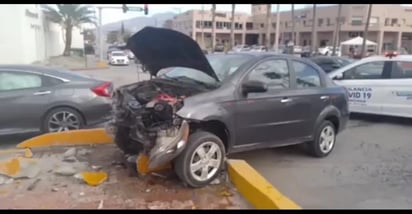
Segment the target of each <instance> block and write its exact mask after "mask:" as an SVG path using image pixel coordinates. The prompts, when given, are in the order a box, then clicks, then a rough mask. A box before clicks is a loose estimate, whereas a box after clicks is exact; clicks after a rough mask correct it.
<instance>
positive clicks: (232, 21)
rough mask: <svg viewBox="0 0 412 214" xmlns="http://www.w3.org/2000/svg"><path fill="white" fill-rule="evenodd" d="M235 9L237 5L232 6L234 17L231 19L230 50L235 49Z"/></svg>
mask: <svg viewBox="0 0 412 214" xmlns="http://www.w3.org/2000/svg"><path fill="white" fill-rule="evenodd" d="M235 9H236V5H235V4H232V17H231V20H230V21H231V24H230V48H229V50H232V49H233V47H235Z"/></svg>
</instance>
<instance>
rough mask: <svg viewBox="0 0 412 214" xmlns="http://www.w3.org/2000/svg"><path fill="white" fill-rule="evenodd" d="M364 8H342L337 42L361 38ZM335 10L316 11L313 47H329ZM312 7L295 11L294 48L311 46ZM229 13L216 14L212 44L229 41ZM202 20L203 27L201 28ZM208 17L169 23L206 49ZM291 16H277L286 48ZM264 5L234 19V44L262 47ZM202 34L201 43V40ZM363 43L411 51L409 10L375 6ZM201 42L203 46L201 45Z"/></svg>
mask: <svg viewBox="0 0 412 214" xmlns="http://www.w3.org/2000/svg"><path fill="white" fill-rule="evenodd" d="M367 10H368V5H366V4H344V5H343V6H342V11H341V23H342V24H341V30H340V34H339V41H340V42H342V41H345V40H348V39H350V38H353V37H356V36H363V30H364V27H365V23H366V18H367ZM337 14H338V6H337V5H335V6H322V7H318V8H317V13H316V16H317V17H316V20H315V25H316V26H315V27H316V40H315V41H316V46H317V47H321V46H327V45H332V38H333V34H334V31H335V28H336V21H337ZM312 15H313V14H312V7H308V8H305V9H300V10H295V17H296V18H295V26H294V29H295V30H294V31H295V44H296V45H301V46H306V45H311V43H312V41H311V40H312V22H313V20H312ZM230 18H231V13H230V12H217V13H216V40H217V41H216V42H217V43H226V42H228V41H229V38H230V24H231V20H230ZM202 20H204V27H203V28H202V27H201V26H202ZM211 20H212V16H211V12H210V11H208V10H207V11H206V10H205V11H199V10H192V11H188V12H186V13H183V14H180V15H178V16H176V17H174V19H173V21H172V22H173V24H172V27H173V29H175V30H179V31H181V32H184V33H187V34H188V35H190V36H191V37H192V38H193V39H195V40H196V41H197V42H199V44H200V45H202V46H206V47H207V46H210V44H211V41H210V40H211V29H212V22H211ZM291 20H292V16H291V12H290V11H285V12H281V13H280V23H279V24H280V42H281V44H286V43H287V42H289V41H290V40H291V36H292V35H291V31H292V21H291ZM265 23H266V5H265V4H253V5H252V11H251V15H248V14H240V13H237V14H236V15H235V42H236V43H237V44H249V45H251V44H263V43H264V41H265V32H266V27H265ZM276 24H277V23H276V14H275V13H273V14H272V24H271V32H272V33H271V42H272V44H273V43H274V38H275V29H276ZM202 31H203V32H204V33H203V35H204V39H203V40H202ZM367 39H368V40H371V41H374V42H376V43H378V47H379V48H378V50H377V51H378V52H380V51H382V50H386V49H394V48H400V47H404V48H407V49H408V50H412V8H409V7H403V6H401V5H399V4H375V5H373V9H372V15H371V19H370V25H369V33H368V35H367ZM202 41H204V42H202Z"/></svg>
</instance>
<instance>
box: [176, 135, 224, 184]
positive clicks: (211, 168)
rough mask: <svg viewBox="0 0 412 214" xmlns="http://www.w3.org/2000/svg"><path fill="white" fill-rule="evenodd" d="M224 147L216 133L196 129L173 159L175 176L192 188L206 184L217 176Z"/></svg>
mask: <svg viewBox="0 0 412 214" xmlns="http://www.w3.org/2000/svg"><path fill="white" fill-rule="evenodd" d="M224 159H225V147H224V145H223V142H222V140H220V138H219V137H217V136H216V135H214V134H212V133H210V132H205V131H198V132H195V133H193V134H191V135H190V136H189V139H188V142H187V146H186V148H185V150H184V151H183V152H182V154H180V155H179V156H178V157H177V158H176V159H175V160H174V169H175V172H176V174H177V176H178V177H179V178H180V180H182V181H183V182H184V183H186V184H187V185H188V186H190V187H193V188H200V187H204V186H206V185H208V184H209V183H210V182H212V181H213V180H214V179H216V177H217V176H219V174H220V172H221V170H222V167H223V164H224Z"/></svg>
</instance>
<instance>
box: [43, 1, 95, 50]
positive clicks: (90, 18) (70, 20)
mask: <svg viewBox="0 0 412 214" xmlns="http://www.w3.org/2000/svg"><path fill="white" fill-rule="evenodd" d="M56 6H57V9H55V8H53V7H51V6H49V5H42V10H43V13H44V14H45V16H46V18H47V19H48V20H50V21H51V22H54V23H57V24H59V25H60V26H61V27H62V28H63V32H64V35H65V41H64V42H65V44H64V45H65V46H64V51H63V56H70V49H71V45H72V31H73V28H74V27H78V28H80V27H81V25H82V24H85V23H93V24H96V17H95V14H94V11H93V10H92V8H91V7H90V6H85V5H81V4H56Z"/></svg>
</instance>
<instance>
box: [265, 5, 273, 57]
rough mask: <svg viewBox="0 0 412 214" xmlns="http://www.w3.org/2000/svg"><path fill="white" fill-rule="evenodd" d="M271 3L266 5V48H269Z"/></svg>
mask: <svg viewBox="0 0 412 214" xmlns="http://www.w3.org/2000/svg"><path fill="white" fill-rule="evenodd" d="M271 23H272V5H271V4H267V5H266V48H267V50H268V51H269V48H270V29H271V28H272V25H271Z"/></svg>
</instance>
